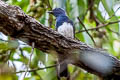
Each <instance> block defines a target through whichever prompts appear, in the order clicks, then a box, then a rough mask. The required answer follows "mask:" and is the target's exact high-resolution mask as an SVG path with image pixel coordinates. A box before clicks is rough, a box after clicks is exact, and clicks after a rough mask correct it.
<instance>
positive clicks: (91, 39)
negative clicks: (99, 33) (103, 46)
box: [77, 17, 96, 46]
mask: <svg viewBox="0 0 120 80" xmlns="http://www.w3.org/2000/svg"><path fill="white" fill-rule="evenodd" d="M77 18H78V20H79V22H80V24H81V25H82V26H83V28H84V29H85V31H86V32H87V34H88V35H89V36H90V38H91V40H92V41H93V43H94V45H95V46H96V43H95V41H94V39H93V37H92V36H91V35H90V33H89V32H88V30H87V28H86V27H85V25H84V24H83V23H82V21H81V20H80V18H79V17H77Z"/></svg>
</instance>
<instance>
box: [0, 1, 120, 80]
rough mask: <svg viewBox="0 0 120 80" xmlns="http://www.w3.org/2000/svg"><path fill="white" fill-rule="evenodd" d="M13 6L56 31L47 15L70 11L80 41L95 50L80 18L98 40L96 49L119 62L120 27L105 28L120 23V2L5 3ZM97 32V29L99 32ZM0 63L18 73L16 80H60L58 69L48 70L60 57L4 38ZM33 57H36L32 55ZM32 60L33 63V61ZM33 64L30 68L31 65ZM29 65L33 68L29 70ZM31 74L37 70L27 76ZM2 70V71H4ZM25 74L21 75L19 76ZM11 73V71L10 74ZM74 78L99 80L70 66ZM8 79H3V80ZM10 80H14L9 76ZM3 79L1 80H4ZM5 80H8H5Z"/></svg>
mask: <svg viewBox="0 0 120 80" xmlns="http://www.w3.org/2000/svg"><path fill="white" fill-rule="evenodd" d="M5 1H6V2H7V3H9V4H11V5H17V6H19V7H21V9H22V10H23V11H24V12H25V13H26V14H28V15H30V16H32V17H34V18H36V19H37V20H38V21H40V22H41V23H42V24H44V25H46V26H49V27H51V28H53V29H54V26H55V18H54V17H53V16H51V15H49V14H48V13H47V11H49V10H52V9H53V8H55V7H62V8H64V9H65V10H66V11H67V14H68V16H69V17H70V19H72V20H73V21H74V24H75V28H76V38H77V39H79V40H81V41H82V42H85V43H87V44H89V45H91V46H95V45H94V43H93V41H92V39H91V37H90V36H89V35H88V34H87V33H86V31H84V27H83V25H81V24H80V22H79V21H78V19H77V17H79V18H80V19H81V21H82V22H83V23H84V25H85V27H86V28H87V29H91V28H94V29H93V30H89V33H90V35H91V36H92V38H93V39H94V40H95V44H96V46H95V47H99V48H103V49H105V50H107V51H108V52H110V53H111V54H112V55H114V56H116V57H117V58H119V55H120V49H119V48H120V40H119V37H120V26H119V23H113V24H111V25H109V24H108V25H105V26H104V27H103V26H102V28H97V27H99V26H101V24H102V25H104V24H106V23H110V22H114V21H118V20H119V18H120V14H119V12H120V1H119V0H5ZM95 28H96V29H95ZM0 39H1V40H0V62H1V63H7V64H8V63H9V64H8V65H9V66H11V67H13V69H14V70H15V71H16V73H14V74H15V75H14V77H13V78H14V80H15V79H16V80H18V79H23V78H24V80H57V77H56V68H55V67H51V68H44V67H47V66H52V65H54V64H56V59H57V58H56V56H54V55H50V54H46V53H44V52H41V51H40V50H38V49H34V51H33V54H32V47H30V46H29V45H27V44H25V43H23V42H21V41H19V40H15V39H12V38H9V37H7V38H6V36H5V35H3V34H0ZM31 54H32V55H31ZM30 56H32V57H31V60H30ZM29 61H31V62H30V64H28V63H29ZM28 65H29V66H28ZM27 68H28V71H29V70H33V71H30V72H27V75H26V76H25V77H23V76H24V75H25V72H26V71H27ZM0 69H1V67H0ZM19 71H21V72H19ZM9 72H11V71H9ZM69 72H70V76H71V78H72V79H73V80H98V77H96V76H95V75H93V74H90V73H88V72H86V71H84V70H82V69H80V68H78V67H76V66H73V65H69ZM3 77H4V78H5V77H6V76H2V75H0V78H1V79H2V78H3ZM6 78H9V79H6V80H12V77H10V76H9V75H7V77H6ZM1 79H0V80H1ZM4 80H5V79H4Z"/></svg>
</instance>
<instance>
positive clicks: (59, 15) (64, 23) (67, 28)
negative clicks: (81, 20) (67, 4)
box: [49, 8, 75, 38]
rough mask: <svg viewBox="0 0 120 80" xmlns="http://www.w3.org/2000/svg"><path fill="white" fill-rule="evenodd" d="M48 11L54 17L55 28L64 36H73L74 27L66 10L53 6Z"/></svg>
mask: <svg viewBox="0 0 120 80" xmlns="http://www.w3.org/2000/svg"><path fill="white" fill-rule="evenodd" d="M49 13H51V14H53V15H54V16H55V17H56V26H55V27H56V30H57V31H58V32H59V33H60V34H62V35H64V36H66V37H69V38H74V35H75V29H74V26H73V22H72V20H70V19H69V18H68V16H67V15H66V12H65V11H64V10H63V9H61V8H55V9H53V10H52V11H49Z"/></svg>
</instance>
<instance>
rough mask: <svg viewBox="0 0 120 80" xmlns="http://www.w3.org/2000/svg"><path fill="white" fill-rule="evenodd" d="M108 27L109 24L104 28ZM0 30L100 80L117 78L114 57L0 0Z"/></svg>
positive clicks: (119, 66)
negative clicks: (69, 36) (54, 55)
mask: <svg viewBox="0 0 120 80" xmlns="http://www.w3.org/2000/svg"><path fill="white" fill-rule="evenodd" d="M109 24H112V23H107V24H104V26H106V25H109ZM102 25H103V24H102ZM100 27H101V26H100ZM0 31H1V32H3V33H4V34H6V35H9V36H11V37H13V38H17V39H20V40H22V41H24V42H26V43H27V44H29V45H31V46H32V42H34V43H35V48H38V49H40V50H41V51H43V52H48V53H50V54H51V53H53V54H56V55H57V56H58V58H61V60H63V61H66V62H67V63H70V64H73V65H76V66H78V67H81V68H83V69H85V70H86V71H88V72H90V73H93V74H95V75H98V76H101V77H103V78H105V77H108V76H113V75H118V76H119V75H120V74H118V73H119V72H120V61H119V60H118V59H116V58H115V57H113V56H111V55H109V54H108V53H107V52H105V51H103V50H100V49H96V48H92V47H90V46H88V45H86V44H84V43H82V42H80V41H78V40H73V39H70V38H66V37H64V36H62V35H61V34H59V33H58V32H56V31H54V30H52V29H51V28H49V27H46V26H44V25H43V24H41V23H39V22H38V21H37V20H35V19H34V18H32V17H30V16H28V15H26V14H25V13H24V12H23V11H22V10H21V9H20V8H19V7H16V6H12V5H8V4H6V3H4V2H3V1H1V0H0Z"/></svg>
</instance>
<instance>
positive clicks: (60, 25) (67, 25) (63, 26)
mask: <svg viewBox="0 0 120 80" xmlns="http://www.w3.org/2000/svg"><path fill="white" fill-rule="evenodd" d="M48 13H49V14H52V15H53V16H55V17H56V25H55V29H56V31H57V32H58V33H60V34H61V35H63V36H64V37H67V38H71V39H74V38H75V27H74V24H73V21H72V20H70V19H69V17H68V16H67V14H66V11H65V10H64V9H62V8H55V9H53V10H52V11H48ZM60 61H62V60H60ZM67 65H68V64H67V63H66V62H64V63H60V65H59V66H58V71H57V72H58V73H57V74H58V80H60V78H61V77H67V80H69V72H68V68H67Z"/></svg>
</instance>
